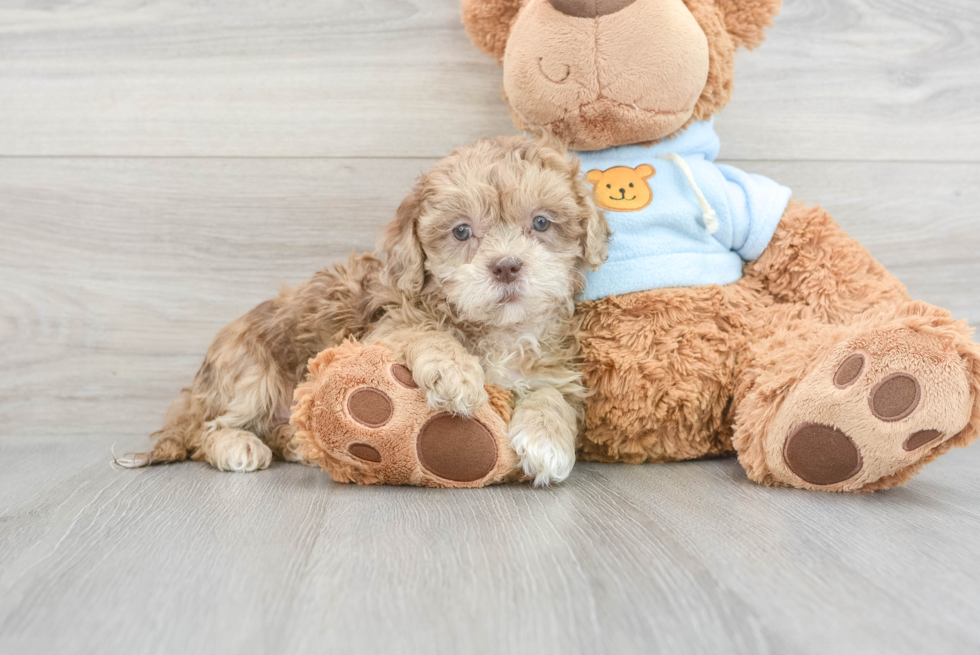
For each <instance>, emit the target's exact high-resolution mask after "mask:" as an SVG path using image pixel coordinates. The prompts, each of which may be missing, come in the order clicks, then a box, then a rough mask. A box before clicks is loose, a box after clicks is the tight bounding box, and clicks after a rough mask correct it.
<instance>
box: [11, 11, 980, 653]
mask: <svg viewBox="0 0 980 655" xmlns="http://www.w3.org/2000/svg"><path fill="white" fill-rule="evenodd" d="M785 4H786V6H785V8H784V10H783V14H782V15H781V16H780V18H779V19H778V20H777V25H776V29H775V30H773V31H772V33H771V37H770V39H769V40H768V42H767V43H766V44H765V45H764V46H763V48H761V49H760V50H759V51H757V52H753V53H741V54H740V55H739V57H738V76H737V80H736V86H735V88H736V90H735V95H734V98H733V102H732V104H731V105H730V107H729V108H728V109H726V111H725V112H724V114H723V115H722V116H720V117H719V118H718V121H717V127H718V130H719V132H720V134H721V136H722V143H723V149H722V156H723V158H727V159H726V161H727V162H728V163H732V164H735V165H738V166H741V167H742V168H745V169H746V170H749V171H752V172H759V173H763V174H766V175H769V176H770V177H773V178H775V179H777V180H779V181H781V182H783V183H785V184H787V185H789V186H791V187H792V188H793V189H794V191H795V192H796V195H797V196H798V197H800V198H801V199H803V200H805V201H807V202H810V203H813V204H822V205H823V206H825V207H826V208H827V209H829V210H830V211H831V212H832V213H833V214H834V215H835V216H836V217H837V219H838V220H839V221H840V223H841V224H842V225H843V226H844V227H845V229H847V230H848V231H849V232H851V233H852V234H853V235H854V236H855V237H857V238H858V239H860V240H861V241H862V243H864V244H865V245H867V246H868V247H869V249H870V250H871V252H872V253H873V254H874V255H875V256H876V257H878V258H879V259H880V260H881V261H883V262H884V263H885V264H886V265H887V266H888V267H889V268H890V269H891V270H892V271H894V272H895V273H896V274H897V275H898V276H899V277H900V278H901V279H902V280H903V281H904V282H906V284H908V286H909V289H910V291H911V292H912V293H913V295H914V296H916V297H919V298H922V299H924V300H928V301H930V302H933V303H936V304H939V305H941V306H944V307H947V308H949V309H950V310H951V311H953V313H954V314H955V315H957V316H959V317H963V318H967V319H969V320H970V321H971V322H972V323H973V324H974V325H978V324H980V290H978V289H980V287H978V286H977V284H976V283H975V281H976V280H977V279H980V257H978V256H977V252H978V250H980V232H978V230H977V226H978V219H977V216H976V209H975V208H976V207H978V206H980V158H978V155H977V152H978V146H980V112H978V111H977V109H976V107H977V106H980V75H978V74H977V71H978V70H980V4H978V3H976V2H975V1H974V0H937V1H935V2H931V3H919V2H910V1H909V0H787V1H786V3H785ZM499 88H500V71H499V69H498V68H497V67H496V65H495V64H494V63H493V62H492V61H490V60H488V59H486V58H484V57H482V56H480V55H479V54H478V53H476V51H475V50H474V49H473V48H472V47H471V46H470V45H469V43H468V41H467V39H466V36H465V34H463V31H462V29H461V27H460V26H459V24H458V17H457V13H456V2H455V0H440V1H439V2H422V1H420V0H363V1H357V2H355V1H353V0H349V1H348V0H337V1H331V2H314V3H309V2H299V1H296V0H283V1H281V2H276V3H268V2H258V1H255V0H246V1H244V2H237V3H199V2H191V1H189V0H145V1H144V0H140V1H139V2H136V1H133V0H93V1H91V2H84V3H75V2H49V1H47V0H17V1H14V2H5V3H0V554H2V556H0V653H2V654H3V655H6V654H7V653H13V654H20V653H31V654H35V653H37V654H46V653H98V654H100V655H102V654H113V653H126V654H127V655H128V654H130V653H175V652H178V653H216V652H217V653H220V652H233V653H269V652H273V653H321V652H330V653H334V652H336V653H344V652H350V653H376V652H385V653H391V654H393V655H397V654H400V653H426V654H442V653H452V654H456V653H500V652H511V653H532V652H533V653H545V654H549V653H555V654H561V655H570V654H577V653H583V654H585V653H587V654H589V655H592V654H602V653H616V654H620V653H655V652H662V653H671V654H675V653H676V654H685V653H705V654H712V655H714V654H717V653H773V654H783V653H804V654H808V653H814V654H819V655H826V654H827V653H860V654H862V655H867V654H870V653H888V654H889V655H891V654H893V653H923V652H927V653H957V654H958V653H968V652H976V651H980V623H978V621H977V614H976V610H975V608H976V607H977V606H978V604H980V568H978V567H977V564H976V562H977V556H978V551H977V546H976V544H977V543H978V542H980V482H978V476H977V475H976V474H975V472H976V470H977V468H978V466H980V447H974V448H971V449H968V450H965V451H958V452H954V453H951V454H950V455H948V456H946V457H944V458H942V459H941V460H939V461H938V462H936V463H935V464H932V465H930V466H929V467H927V468H926V469H925V471H924V473H923V474H922V475H921V476H919V477H918V478H916V479H915V480H914V481H913V482H912V483H911V484H910V485H909V486H907V487H904V488H902V489H895V490H891V491H888V492H883V493H878V494H874V495H871V496H865V495H862V496H849V495H843V496H841V495H824V494H814V493H807V492H802V491H797V490H779V489H766V488H762V487H759V486H757V485H754V484H752V483H750V482H749V481H748V480H746V478H745V475H744V473H743V472H742V470H741V469H740V467H739V466H738V465H737V463H736V462H734V461H732V460H720V461H710V462H691V463H683V464H675V465H661V466H652V465H651V466H612V465H607V466H602V465H581V466H579V467H578V468H577V469H576V472H575V474H574V475H573V477H572V479H571V480H570V481H569V483H568V484H566V485H563V486H562V487H559V488H555V489H548V490H533V489H531V488H529V487H526V486H511V487H498V488H492V489H485V490H477V491H460V492H441V491H432V490H422V489H396V488H358V487H350V486H345V485H335V484H333V483H331V482H330V481H329V479H328V478H327V476H325V475H324V474H322V473H320V472H318V471H315V470H312V469H309V468H305V467H300V466H290V465H282V464H275V465H274V466H273V468H272V469H270V470H269V471H267V472H264V473H261V474H255V475H233V474H222V473H218V472H216V471H213V470H211V469H210V468H208V467H206V466H204V465H200V464H181V465H175V466H171V467H162V468H154V469H148V470H141V471H115V470H113V469H111V468H110V466H109V460H110V457H109V453H110V449H112V448H115V450H116V452H124V451H126V450H131V449H142V448H143V447H144V446H145V444H146V443H147V442H146V435H147V434H148V433H149V432H150V431H151V430H153V429H155V428H156V427H157V426H158V425H159V421H160V419H161V417H162V414H163V411H164V409H165V407H166V405H167V403H168V402H169V401H170V399H171V398H172V397H173V395H174V393H175V391H176V390H177V389H178V388H179V387H180V386H181V385H183V384H186V382H187V381H188V380H189V378H190V376H191V374H192V373H193V371H194V370H195V368H196V366H197V365H198V363H199V361H200V358H201V356H202V355H203V353H204V349H205V348H206V347H207V344H208V342H209V341H210V339H211V337H212V336H213V335H214V333H215V331H216V330H217V329H218V328H220V327H221V326H222V325H223V324H225V323H226V322H228V321H229V320H230V319H232V318H234V317H235V316H237V315H239V314H241V313H243V312H244V311H246V310H247V309H248V308H250V307H251V306H253V305H254V304H256V303H258V302H259V301H261V300H263V299H265V298H268V297H270V296H271V295H273V294H275V292H276V291H277V289H278V287H279V285H280V284H294V283H298V282H301V281H303V280H304V279H306V278H307V277H308V276H309V275H310V274H311V273H312V272H313V271H315V270H316V269H318V268H320V267H322V266H324V265H327V264H329V263H331V262H336V261H340V260H342V259H343V258H344V257H346V256H347V254H348V253H349V252H350V251H352V250H363V249H369V248H371V246H372V244H373V242H374V239H375V236H376V234H377V233H378V230H379V229H380V227H381V226H382V225H383V224H384V223H385V222H386V221H387V220H389V218H390V217H391V216H392V214H393V212H394V208H395V207H396V206H397V204H398V202H399V200H401V198H402V197H403V196H404V195H405V194H406V193H407V191H408V189H409V188H410V186H411V184H412V181H413V179H414V177H415V176H416V175H418V173H419V172H421V171H423V170H424V169H425V168H426V167H428V166H429V165H430V164H431V162H432V161H433V159H434V158H437V157H439V156H442V155H444V154H446V153H447V152H448V151H449V150H450V149H451V148H453V147H456V146H458V145H461V144H464V143H467V142H469V141H471V140H473V139H475V138H477V137H480V136H486V135H496V134H504V133H513V131H514V129H513V127H512V125H511V123H510V120H509V118H508V117H507V112H506V107H505V106H504V104H503V102H502V100H501V99H500V91H499Z"/></svg>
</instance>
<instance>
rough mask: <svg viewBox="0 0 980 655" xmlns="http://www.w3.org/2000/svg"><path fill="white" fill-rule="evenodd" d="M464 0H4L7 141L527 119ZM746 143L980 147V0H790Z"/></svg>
mask: <svg viewBox="0 0 980 655" xmlns="http://www.w3.org/2000/svg"><path fill="white" fill-rule="evenodd" d="M457 5H458V3H457V1H456V0H439V1H438V2H433V1H430V0H425V1H423V0H402V1H398V0H369V1H360V2H355V1H354V0H334V1H331V2H304V1H303V0H284V1H281V2H275V3H267V2H257V1H248V2H236V3H220V2H215V3H197V2H193V1H192V0H148V1H145V2H144V1H142V0H141V1H140V2H135V1H132V0H125V1H122V2H119V1H116V0H95V1H93V2H85V3H52V2H47V1H46V0H23V1H21V2H14V3H9V2H8V3H4V4H2V5H0V98H3V102H2V103H0V155H15V154H17V155H38V154H46V155H143V156H161V155H174V156H178V155H179V156H213V155H229V156H318V157H322V156H331V157H352V156H419V155H424V156H429V157H438V156H441V155H442V154H444V153H445V152H447V151H448V150H449V149H451V148H453V147H455V146H457V145H459V144H461V143H466V142H468V141H471V140H473V139H474V138H476V137H479V136H486V135H497V134H505V133H512V132H513V131H514V128H513V126H512V125H511V122H510V119H509V118H508V115H507V110H506V107H505V105H504V103H503V101H502V100H501V97H500V71H499V70H498V68H497V65H496V64H495V63H494V62H493V61H492V60H490V59H489V58H487V57H484V56H482V55H480V54H479V53H478V52H477V51H476V50H475V48H473V47H472V46H470V44H469V42H468V40H467V38H466V35H465V34H464V33H463V30H462V29H461V28H460V23H459V17H458V10H457ZM785 5H786V6H785V8H784V10H783V13H782V15H781V16H780V17H779V18H778V19H777V22H776V28H775V29H773V30H772V32H771V36H770V38H769V40H768V41H767V42H766V44H764V46H763V47H762V48H760V49H759V50H758V51H757V52H753V53H748V52H743V53H741V54H740V55H739V58H738V71H737V78H736V84H735V88H736V91H735V96H734V102H733V103H732V105H731V106H730V107H728V108H727V109H726V111H725V112H724V113H723V114H722V116H721V117H720V118H719V120H718V126H719V131H720V133H721V135H722V138H723V143H724V144H725V150H726V154H727V156H729V157H734V158H738V159H794V160H796V159H820V160H828V159H849V158H852V157H854V156H855V155H858V156H859V157H860V158H861V159H866V160H876V161H889V160H903V161H920V160H923V159H924V160H927V161H974V162H975V161H980V155H978V152H980V118H978V116H977V112H976V111H974V108H975V107H976V106H977V105H978V104H980V79H978V77H980V76H978V75H977V70H978V69H980V38H978V37H980V4H978V3H976V2H975V0H933V1H932V2H929V3H928V6H926V5H923V4H921V3H915V2H909V1H908V0H788V1H787V2H786V3H785Z"/></svg>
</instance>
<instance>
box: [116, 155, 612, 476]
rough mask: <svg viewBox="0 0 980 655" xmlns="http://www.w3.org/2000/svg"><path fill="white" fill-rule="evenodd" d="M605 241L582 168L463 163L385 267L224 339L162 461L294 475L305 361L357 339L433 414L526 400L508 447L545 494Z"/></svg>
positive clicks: (560, 446) (389, 243)
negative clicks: (402, 375) (294, 412)
mask: <svg viewBox="0 0 980 655" xmlns="http://www.w3.org/2000/svg"><path fill="white" fill-rule="evenodd" d="M608 236H609V230H608V227H607V225H606V222H605V219H604V218H603V217H602V215H601V214H600V213H599V211H598V210H597V209H596V207H595V206H594V204H593V201H592V198H591V193H589V190H588V188H587V187H586V186H585V184H584V182H583V181H582V179H581V176H580V175H579V170H578V163H577V162H576V161H569V160H568V159H567V158H566V156H565V154H564V153H563V152H560V151H559V150H557V149H555V148H553V147H551V146H549V145H546V144H544V143H542V142H534V141H528V140H527V139H525V138H523V137H506V138H497V139H485V140H482V141H479V142H477V143H476V144H474V145H472V146H469V147H466V148H460V149H457V150H456V151H454V152H453V153H452V154H451V155H449V157H446V158H445V159H443V160H442V161H440V162H439V163H437V164H436V165H435V167H434V168H433V169H432V171H431V172H430V173H428V174H427V175H424V176H423V177H422V178H420V180H419V181H418V183H417V184H416V185H415V188H414V189H413V191H412V193H411V195H409V197H408V198H406V199H405V200H404V201H403V202H402V204H401V206H400V207H399V208H398V211H397V214H396V218H395V220H394V221H392V223H391V224H389V225H388V227H387V229H386V230H385V232H384V235H383V237H382V239H381V241H380V244H379V248H378V251H377V253H376V254H375V255H362V256H354V257H352V258H351V259H350V261H349V262H348V263H347V265H345V266H335V267H333V268H332V269H328V270H323V271H320V272H318V273H317V274H316V275H314V277H313V279H311V280H310V281H309V282H307V283H305V284H303V285H301V286H299V287H297V288H295V289H287V290H285V291H284V292H283V293H282V294H281V295H280V296H279V297H278V298H276V299H274V300H270V301H267V302H264V303H262V304H261V305H259V306H258V307H256V308H255V309H253V310H252V311H250V312H249V313H248V314H246V315H245V316H243V317H241V318H239V319H237V320H236V321H234V322H232V323H230V324H229V325H228V326H226V327H225V328H224V329H222V330H221V331H220V332H219V333H218V335H217V337H216V338H215V340H214V342H213V343H212V344H211V347H210V348H209V350H208V353H207V355H206V357H205V359H204V363H203V364H202V365H201V368H200V370H198V372H197V375H196V377H195V378H194V384H193V386H192V388H190V389H185V390H184V391H183V392H182V393H181V395H180V397H179V398H178V399H177V400H176V401H175V402H174V404H173V405H172V406H171V408H170V410H169V411H168V413H167V417H166V419H165V424H164V427H163V428H162V429H161V430H159V431H158V432H157V433H155V435H154V437H155V439H156V443H155V445H154V448H153V451H152V452H151V453H142V454H137V455H134V456H131V457H129V458H127V459H125V460H124V461H122V463H124V464H126V465H129V466H145V465H148V464H152V463H159V462H171V461H177V460H182V459H185V458H186V457H187V456H188V454H189V455H190V457H191V458H193V459H195V460H204V461H207V462H209V463H210V464H212V465H213V466H215V467H217V468H219V469H222V470H232V471H255V470H258V469H263V468H266V467H267V466H268V465H269V463H270V462H271V461H272V458H273V457H279V458H282V459H285V460H290V461H298V460H299V459H300V457H299V455H298V454H297V452H296V450H295V448H294V445H293V443H292V437H293V429H292V426H290V424H289V413H290V412H289V409H290V404H291V399H292V394H293V389H294V388H295V386H296V384H297V383H298V382H299V381H300V380H301V379H302V377H303V376H304V375H305V372H306V363H307V360H308V359H309V358H311V357H313V356H315V355H316V354H317V353H318V352H320V351H321V350H323V349H324V348H329V347H331V346H335V345H337V344H338V343H340V342H341V341H342V340H343V339H345V338H348V337H351V336H353V337H355V338H357V339H359V340H362V341H366V342H371V343H373V342H375V341H381V342H383V343H385V344H386V345H388V346H389V347H390V348H391V349H392V351H393V352H394V354H395V355H396V357H397V358H399V360H400V361H402V362H403V363H404V364H405V365H406V366H408V368H409V369H411V371H412V373H413V376H414V378H415V382H416V383H417V384H418V385H419V387H420V388H422V389H423V390H425V391H426V394H427V398H428V401H429V403H430V404H431V405H432V406H433V407H436V408H439V409H444V410H447V411H450V412H454V413H459V414H464V415H469V414H471V413H472V411H473V410H474V409H476V408H477V407H479V406H480V405H482V404H483V403H485V402H487V395H486V392H485V391H484V383H485V382H488V383H491V384H495V385H497V386H500V387H503V388H505V389H509V390H510V391H512V392H513V394H514V398H515V402H516V405H515V409H514V413H513V419H512V421H511V427H510V439H511V443H512V445H513V447H514V449H515V451H516V452H517V453H518V455H519V456H520V458H521V462H522V464H523V467H524V470H525V472H526V473H527V474H528V475H529V476H532V477H533V478H534V481H535V483H536V484H548V483H551V482H558V481H561V480H564V479H565V478H566V477H567V476H568V475H569V473H570V472H571V470H572V466H573V464H574V461H575V440H576V436H577V434H578V424H579V421H580V419H581V413H582V398H583V396H584V395H585V390H584V388H583V386H582V383H581V377H580V374H579V372H578V371H577V369H576V367H575V362H576V358H577V356H578V349H577V344H576V342H575V329H576V322H575V320H574V298H575V295H576V293H577V292H578V291H579V290H580V289H581V288H582V286H583V284H584V278H583V275H582V269H583V268H584V267H592V268H595V267H598V266H599V265H600V264H601V263H602V261H603V260H604V259H605V256H606V240H607V238H608Z"/></svg>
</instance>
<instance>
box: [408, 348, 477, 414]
mask: <svg viewBox="0 0 980 655" xmlns="http://www.w3.org/2000/svg"><path fill="white" fill-rule="evenodd" d="M412 377H413V378H414V379H415V383H416V384H418V385H419V387H420V388H421V389H422V390H423V391H425V394H426V399H427V400H428V403H429V406H430V407H434V408H436V409H442V410H445V411H447V412H451V413H453V414H461V415H463V416H472V415H473V412H474V411H476V409H478V408H479V407H481V406H483V405H485V404H486V403H487V401H488V400H489V396H487V391H486V389H484V388H483V379H484V376H483V368H482V367H481V366H480V362H479V360H477V359H476V357H473V356H472V355H466V356H465V357H459V358H453V357H451V356H450V355H441V354H438V355H423V356H422V357H419V358H418V359H417V360H416V361H415V366H414V368H413V369H412Z"/></svg>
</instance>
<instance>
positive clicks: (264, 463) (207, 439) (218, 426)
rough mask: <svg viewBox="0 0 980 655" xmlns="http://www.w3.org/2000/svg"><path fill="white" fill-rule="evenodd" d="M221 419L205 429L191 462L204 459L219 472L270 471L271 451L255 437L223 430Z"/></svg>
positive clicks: (242, 432)
mask: <svg viewBox="0 0 980 655" xmlns="http://www.w3.org/2000/svg"><path fill="white" fill-rule="evenodd" d="M222 418H223V417H222ZM222 418H218V419H217V420H214V421H209V422H208V423H207V424H206V425H205V428H204V437H203V439H202V441H201V447H200V449H199V450H198V451H197V452H195V453H194V459H198V460H201V459H203V460H205V461H207V462H208V463H209V464H210V465H211V466H213V467H215V468H216V469H219V470H221V471H236V472H239V473H250V472H252V471H260V470H262V469H267V468H269V464H271V463H272V450H271V449H270V448H269V447H268V446H267V445H265V443H263V442H262V440H261V439H259V438H258V437H257V436H256V435H255V434H254V433H252V432H249V431H248V430H244V429H241V428H234V427H226V426H224V425H223V423H224V422H223V421H222Z"/></svg>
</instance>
